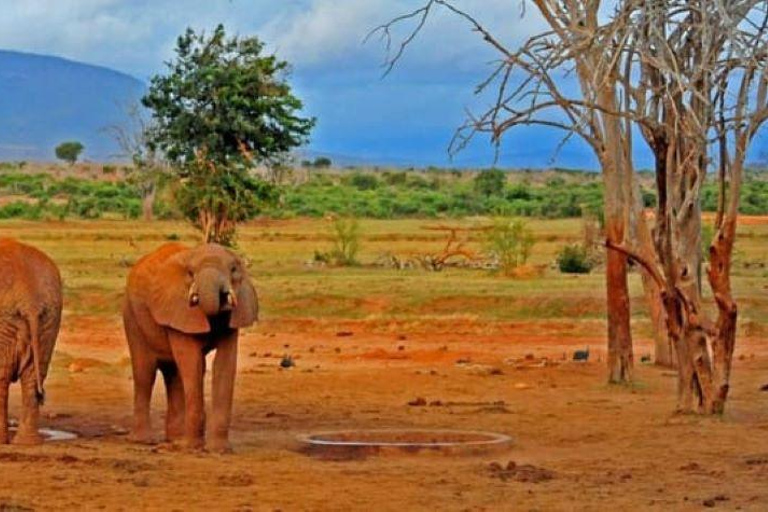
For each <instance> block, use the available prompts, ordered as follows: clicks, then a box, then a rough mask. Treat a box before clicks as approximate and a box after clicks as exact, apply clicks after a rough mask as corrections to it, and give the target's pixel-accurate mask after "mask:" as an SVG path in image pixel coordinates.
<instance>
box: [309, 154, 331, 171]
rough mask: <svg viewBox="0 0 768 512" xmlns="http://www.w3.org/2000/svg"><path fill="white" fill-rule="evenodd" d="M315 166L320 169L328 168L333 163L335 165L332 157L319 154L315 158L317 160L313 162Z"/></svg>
mask: <svg viewBox="0 0 768 512" xmlns="http://www.w3.org/2000/svg"><path fill="white" fill-rule="evenodd" d="M312 165H313V166H314V167H317V168H318V169H327V168H328V167H330V166H331V165H333V162H332V161H331V159H330V158H328V157H326V156H319V157H317V158H315V161H314V162H313V163H312Z"/></svg>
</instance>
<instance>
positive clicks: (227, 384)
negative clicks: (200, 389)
mask: <svg viewBox="0 0 768 512" xmlns="http://www.w3.org/2000/svg"><path fill="white" fill-rule="evenodd" d="M237 336H238V332H237V331H232V333H231V334H229V335H228V336H227V337H226V338H224V339H222V340H221V341H220V342H219V343H218V345H217V347H216V358H215V359H214V362H213V393H212V402H213V415H212V417H211V432H210V433H211V439H210V440H209V442H208V447H209V448H210V449H211V450H212V451H216V452H229V451H231V447H230V444H229V425H230V423H231V420H232V397H233V394H234V389H235V374H236V373H237Z"/></svg>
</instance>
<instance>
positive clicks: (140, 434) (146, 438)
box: [128, 430, 153, 444]
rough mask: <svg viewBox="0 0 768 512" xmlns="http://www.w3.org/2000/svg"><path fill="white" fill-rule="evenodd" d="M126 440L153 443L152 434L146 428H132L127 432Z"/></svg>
mask: <svg viewBox="0 0 768 512" xmlns="http://www.w3.org/2000/svg"><path fill="white" fill-rule="evenodd" d="M128 440H129V441H130V442H132V443H137V444H153V441H152V435H151V434H150V433H149V432H148V431H146V430H134V431H132V432H131V433H130V434H128Z"/></svg>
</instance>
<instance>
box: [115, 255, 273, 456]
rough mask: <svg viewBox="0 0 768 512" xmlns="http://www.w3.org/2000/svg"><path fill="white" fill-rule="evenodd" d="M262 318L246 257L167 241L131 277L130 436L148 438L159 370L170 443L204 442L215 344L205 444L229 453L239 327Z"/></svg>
mask: <svg viewBox="0 0 768 512" xmlns="http://www.w3.org/2000/svg"><path fill="white" fill-rule="evenodd" d="M257 317H258V301H257V296H256V290H255V289H254V287H253V284H252V283H251V281H250V279H249V277H248V274H247V272H246V269H245V267H244V265H243V262H242V261H241V260H240V258H238V257H237V256H236V255H235V254H233V253H232V252H231V251H229V250H227V249H225V248H223V247H221V246H219V245H215V244H206V245H201V246H198V247H195V248H192V249H190V248H188V247H185V246H184V245H181V244H178V243H171V244H166V245H163V246H162V247H160V248H159V249H157V250H156V251H155V252H153V253H151V254H149V255H147V256H145V257H144V258H142V259H141V260H139V261H138V262H137V263H136V265H135V266H134V267H133V268H132V269H131V272H130V274H129V275H128V286H127V291H126V299H125V303H124V306H123V321H124V327H125V335H126V338H127V340H128V347H129V349H130V354H131V363H132V368H133V383H134V426H133V431H132V434H131V436H132V439H133V440H135V441H138V442H148V441H149V440H150V439H151V429H150V420H149V410H150V407H149V405H150V398H151V396H152V388H153V386H154V382H155V377H156V375H157V371H158V370H160V372H161V373H162V375H163V380H164V381H165V387H166V395H167V402H168V412H167V414H166V424H165V434H166V439H167V440H168V441H177V440H178V441H181V442H182V443H183V444H184V445H185V446H187V447H189V448H192V449H199V448H202V447H203V446H204V438H205V410H204V399H203V381H204V376H205V356H206V354H207V353H208V352H210V351H212V350H215V351H216V356H215V359H214V363H213V389H212V392H213V393H212V406H213V407H212V409H213V410H212V413H211V415H210V428H209V432H208V434H209V439H208V445H207V447H208V448H209V449H210V450H213V451H228V450H229V448H230V446H229V426H230V421H231V416H232V395H233V391H234V384H235V373H236V369H237V344H238V342H237V339H238V332H239V329H241V328H243V327H247V326H249V325H251V324H253V323H254V322H255V321H256V320H257Z"/></svg>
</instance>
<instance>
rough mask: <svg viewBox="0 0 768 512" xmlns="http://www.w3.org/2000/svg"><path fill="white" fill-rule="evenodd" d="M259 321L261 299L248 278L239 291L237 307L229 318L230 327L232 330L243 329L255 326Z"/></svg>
mask: <svg viewBox="0 0 768 512" xmlns="http://www.w3.org/2000/svg"><path fill="white" fill-rule="evenodd" d="M258 319H259V298H258V296H257V295H256V288H254V287H253V283H251V280H250V279H249V278H248V276H246V277H244V278H243V281H242V283H240V288H239V289H238V291H237V307H236V308H235V309H233V310H232V314H231V316H230V317H229V326H230V327H231V328H232V329H241V328H243V327H248V326H249V325H253V323H254V322H256V321H257V320H258Z"/></svg>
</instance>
